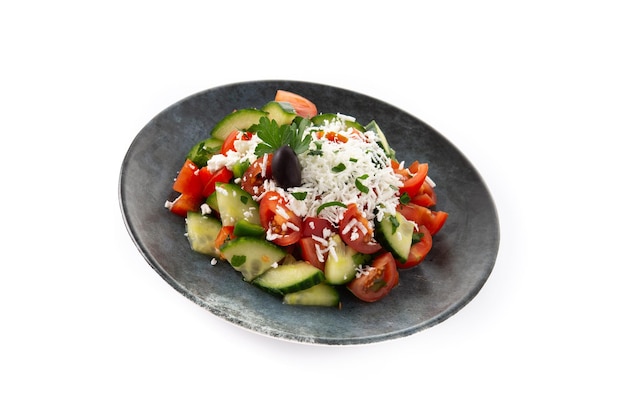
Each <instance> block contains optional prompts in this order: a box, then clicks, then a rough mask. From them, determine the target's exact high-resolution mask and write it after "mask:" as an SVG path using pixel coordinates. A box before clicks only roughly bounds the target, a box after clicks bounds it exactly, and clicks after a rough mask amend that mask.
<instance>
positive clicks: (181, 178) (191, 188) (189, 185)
mask: <svg viewBox="0 0 626 417" xmlns="http://www.w3.org/2000/svg"><path fill="white" fill-rule="evenodd" d="M172 188H173V189H174V191H176V192H179V193H181V194H187V195H190V196H191V195H198V194H200V192H201V191H202V182H201V180H200V177H199V176H198V167H197V166H196V164H194V163H193V162H191V160H190V159H187V160H186V161H185V163H184V164H183V166H182V167H181V169H180V171H179V172H178V175H177V176H176V180H175V181H174V185H172Z"/></svg>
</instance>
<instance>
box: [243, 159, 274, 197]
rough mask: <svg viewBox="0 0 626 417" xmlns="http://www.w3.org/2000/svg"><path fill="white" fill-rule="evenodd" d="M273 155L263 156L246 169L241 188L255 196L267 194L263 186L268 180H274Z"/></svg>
mask: <svg viewBox="0 0 626 417" xmlns="http://www.w3.org/2000/svg"><path fill="white" fill-rule="evenodd" d="M272 155H273V154H271V153H270V154H265V155H263V156H261V157H260V158H258V159H257V160H256V161H254V162H253V163H252V165H250V166H249V167H248V169H246V172H244V173H243V176H242V177H241V188H243V189H244V190H246V191H247V192H248V193H249V194H251V195H254V196H260V195H261V194H263V193H264V192H265V187H264V186H263V184H264V183H265V180H266V179H269V178H272Z"/></svg>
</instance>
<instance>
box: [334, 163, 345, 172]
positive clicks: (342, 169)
mask: <svg viewBox="0 0 626 417" xmlns="http://www.w3.org/2000/svg"><path fill="white" fill-rule="evenodd" d="M345 169H346V166H345V164H344V163H343V162H342V163H340V164H339V165H337V166H334V167H332V171H333V172H341V171H344V170H345Z"/></svg>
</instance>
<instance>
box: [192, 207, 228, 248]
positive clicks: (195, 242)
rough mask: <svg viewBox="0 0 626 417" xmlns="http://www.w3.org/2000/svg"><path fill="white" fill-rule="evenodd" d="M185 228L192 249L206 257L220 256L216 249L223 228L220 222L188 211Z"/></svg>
mask: <svg viewBox="0 0 626 417" xmlns="http://www.w3.org/2000/svg"><path fill="white" fill-rule="evenodd" d="M185 227H186V229H187V239H188V240H189V244H190V245H191V249H193V250H194V251H196V252H199V253H203V254H205V255H211V256H219V251H218V250H217V248H216V247H215V239H216V238H217V235H218V233H219V232H220V229H221V228H222V223H221V222H220V221H219V220H217V219H216V218H215V217H207V216H203V215H202V214H200V213H198V212H195V211H188V212H187V220H186V225H185Z"/></svg>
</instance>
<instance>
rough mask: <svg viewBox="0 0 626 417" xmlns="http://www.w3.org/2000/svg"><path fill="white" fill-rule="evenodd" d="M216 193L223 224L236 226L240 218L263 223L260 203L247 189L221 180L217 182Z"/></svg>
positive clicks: (254, 222)
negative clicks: (260, 214)
mask: <svg viewBox="0 0 626 417" xmlns="http://www.w3.org/2000/svg"><path fill="white" fill-rule="evenodd" d="M215 193H216V194H217V209H218V210H217V211H218V212H219V213H220V218H221V219H222V225H224V226H234V225H235V223H237V222H238V221H239V220H247V221H249V222H250V223H253V224H261V218H260V217H259V203H257V202H256V201H254V200H253V199H252V196H251V195H250V194H249V193H248V192H246V190H244V189H242V188H241V187H239V186H238V185H236V184H231V183H226V182H220V183H217V184H215Z"/></svg>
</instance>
